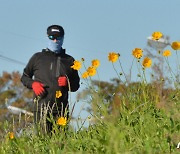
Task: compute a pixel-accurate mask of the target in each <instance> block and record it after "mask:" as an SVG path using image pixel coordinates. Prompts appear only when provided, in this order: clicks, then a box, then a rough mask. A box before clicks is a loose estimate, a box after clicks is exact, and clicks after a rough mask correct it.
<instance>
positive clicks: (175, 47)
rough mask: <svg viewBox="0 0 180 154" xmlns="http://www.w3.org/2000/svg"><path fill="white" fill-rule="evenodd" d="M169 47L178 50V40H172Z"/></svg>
mask: <svg viewBox="0 0 180 154" xmlns="http://www.w3.org/2000/svg"><path fill="white" fill-rule="evenodd" d="M171 47H172V48H173V49H174V50H180V42H179V41H176V42H172V44H171Z"/></svg>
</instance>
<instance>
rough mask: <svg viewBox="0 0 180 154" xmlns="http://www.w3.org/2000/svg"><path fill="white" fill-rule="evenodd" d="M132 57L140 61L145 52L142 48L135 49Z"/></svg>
mask: <svg viewBox="0 0 180 154" xmlns="http://www.w3.org/2000/svg"><path fill="white" fill-rule="evenodd" d="M132 55H133V56H134V57H135V58H138V59H140V58H141V57H142V56H143V50H142V49H140V48H135V49H134V50H132Z"/></svg>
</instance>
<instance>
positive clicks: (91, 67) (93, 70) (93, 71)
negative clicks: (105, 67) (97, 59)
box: [87, 66, 96, 76]
mask: <svg viewBox="0 0 180 154" xmlns="http://www.w3.org/2000/svg"><path fill="white" fill-rule="evenodd" d="M87 72H88V74H89V76H94V75H95V74H96V69H95V68H94V67H93V66H90V67H88V69H87Z"/></svg>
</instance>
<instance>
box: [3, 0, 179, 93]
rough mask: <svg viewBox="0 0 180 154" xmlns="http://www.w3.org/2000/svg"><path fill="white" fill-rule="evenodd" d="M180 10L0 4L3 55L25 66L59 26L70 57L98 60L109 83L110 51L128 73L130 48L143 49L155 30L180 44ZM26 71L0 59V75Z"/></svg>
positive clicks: (118, 2)
mask: <svg viewBox="0 0 180 154" xmlns="http://www.w3.org/2000/svg"><path fill="white" fill-rule="evenodd" d="M179 6H180V0H98V1H95V0H67V1H65V0H64V1H63V0H47V1H44V0H38V1H37V0H31V1H28V0H16V1H15V0H14V1H13V0H0V23H1V24H0V36H1V37H0V45H1V48H0V55H3V56H5V57H9V58H13V59H16V60H18V61H21V62H23V63H27V62H28V60H29V58H30V57H31V56H32V55H33V54H34V53H35V52H37V51H41V49H42V48H46V47H47V38H46V28H47V27H48V26H49V25H51V24H59V25H62V26H63V27H64V29H65V40H64V45H63V47H64V48H66V50H67V53H68V54H70V55H72V56H73V57H74V58H75V59H77V60H80V59H81V58H82V57H83V58H85V60H86V61H85V63H86V65H90V63H91V60H92V59H99V60H100V61H101V67H100V68H99V76H100V79H101V80H106V81H109V79H112V78H114V77H116V73H115V72H114V71H113V68H112V65H111V64H110V63H109V62H108V60H107V55H108V53H109V52H111V51H115V52H119V53H120V54H121V62H122V65H123V68H124V70H125V71H128V70H129V68H130V64H131V61H132V59H133V57H132V55H131V52H132V49H134V48H135V47H139V48H145V47H146V42H147V37H148V36H150V35H151V34H152V33H153V32H154V31H160V32H162V33H163V34H164V35H168V36H170V41H176V40H179V41H180V20H179V14H180V9H179ZM172 57H173V56H172ZM170 61H171V62H172V63H173V59H170ZM23 68H24V66H23V65H20V64H16V63H11V62H9V61H6V60H3V59H2V58H0V73H2V71H8V72H11V71H20V72H21V73H22V71H23ZM134 73H135V74H134V76H136V71H135V72H134ZM94 79H97V77H94ZM73 95H75V94H73Z"/></svg>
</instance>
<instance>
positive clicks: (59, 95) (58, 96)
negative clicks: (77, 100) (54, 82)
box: [56, 90, 62, 98]
mask: <svg viewBox="0 0 180 154" xmlns="http://www.w3.org/2000/svg"><path fill="white" fill-rule="evenodd" d="M61 96H62V93H61V91H60V90H59V91H56V98H60V97H61Z"/></svg>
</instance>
